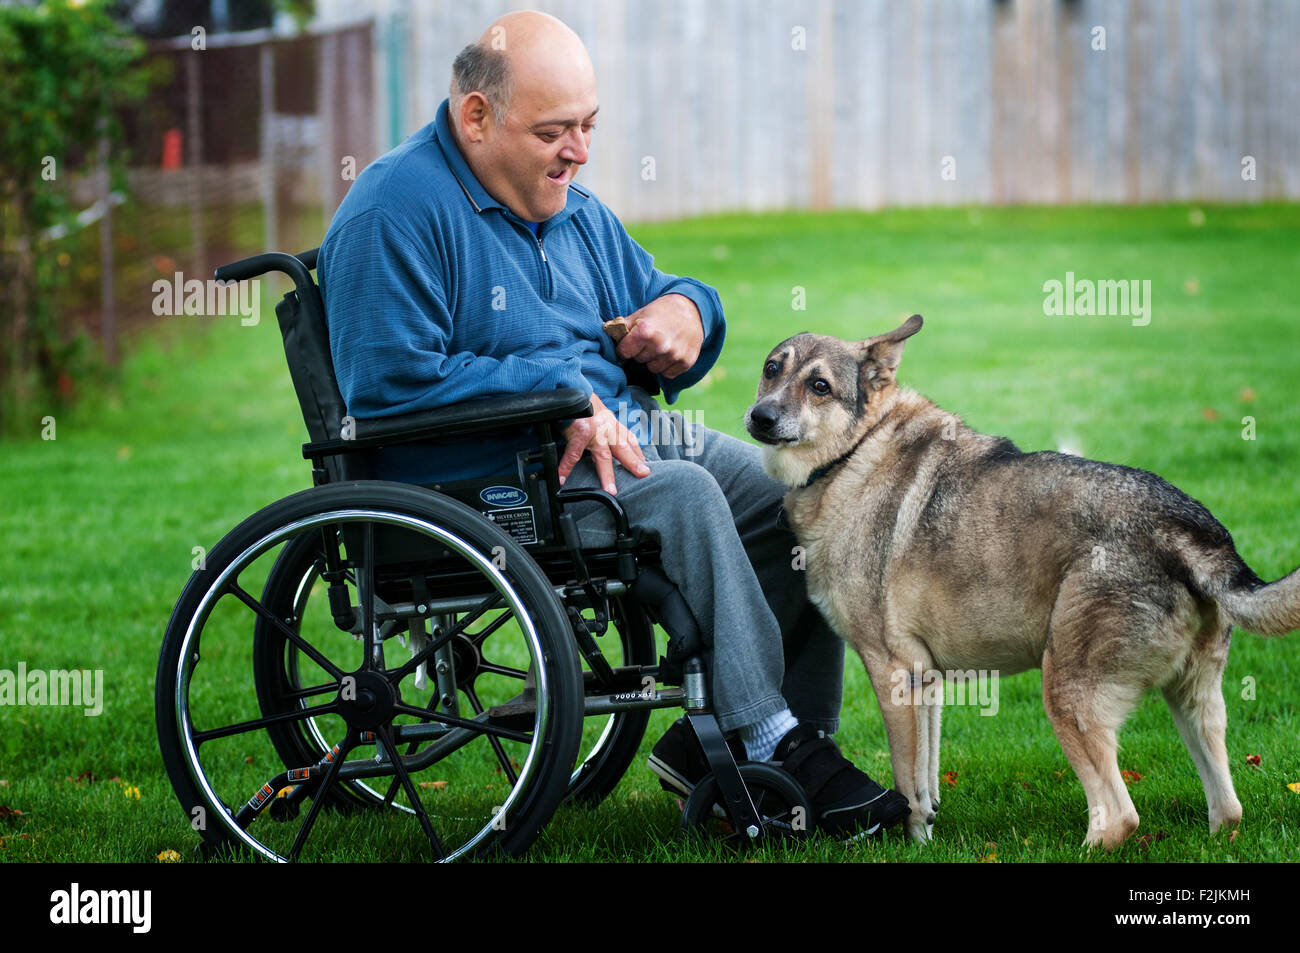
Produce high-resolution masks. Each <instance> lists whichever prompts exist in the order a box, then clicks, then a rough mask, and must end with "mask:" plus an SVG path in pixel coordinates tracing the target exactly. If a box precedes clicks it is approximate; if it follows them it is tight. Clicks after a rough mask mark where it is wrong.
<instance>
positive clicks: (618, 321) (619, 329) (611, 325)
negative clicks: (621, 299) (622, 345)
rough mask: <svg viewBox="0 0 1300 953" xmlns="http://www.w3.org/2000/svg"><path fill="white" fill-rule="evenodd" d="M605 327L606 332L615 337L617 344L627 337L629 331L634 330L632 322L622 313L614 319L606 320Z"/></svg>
mask: <svg viewBox="0 0 1300 953" xmlns="http://www.w3.org/2000/svg"><path fill="white" fill-rule="evenodd" d="M633 323H635V322H633ZM604 328H605V333H606V334H608V335H609V336H610V337H611V338H612V339H613V341H614V343H615V344H618V343H619V342H620V341H622V340H623V338H625V337H627V335H628V332H629V331H631V330H632V324H629V323H628V320H627V318H625V317H623V316H622V315H621V314H620V315H619V316H618V317H617V318H615V319H614V320H612V321H606V322H605V324H604Z"/></svg>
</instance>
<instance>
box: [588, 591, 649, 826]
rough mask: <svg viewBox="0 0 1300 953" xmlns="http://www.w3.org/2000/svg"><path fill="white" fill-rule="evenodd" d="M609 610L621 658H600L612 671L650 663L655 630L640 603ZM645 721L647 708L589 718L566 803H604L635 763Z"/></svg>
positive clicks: (628, 601) (618, 603) (629, 601)
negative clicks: (611, 667) (570, 801)
mask: <svg viewBox="0 0 1300 953" xmlns="http://www.w3.org/2000/svg"><path fill="white" fill-rule="evenodd" d="M612 609H613V615H614V618H613V619H612V620H611V621H612V623H613V626H614V628H615V630H616V631H617V633H618V640H619V653H620V654H619V657H617V658H609V654H610V653H609V652H608V651H607V650H606V651H605V652H604V654H605V656H606V658H608V659H609V662H610V664H611V665H612V666H614V667H618V666H621V665H653V664H654V663H655V660H656V658H657V654H656V649H655V634H654V626H653V625H652V624H651V622H650V619H649V617H648V616H647V615H646V613H645V610H644V609H643V608H642V607H641V605H640V603H639V602H637V601H636V599H634V598H633V597H632V596H625V597H623V598H622V599H618V600H615V601H614V602H613V605H612ZM604 638H605V639H608V638H610V636H609V635H608V634H607V635H606V636H605V637H604ZM603 648H604V647H603V646H602V649H603ZM649 723H650V711H649V710H648V709H640V710H634V711H623V712H619V713H618V714H615V715H608V716H605V717H603V718H602V717H595V716H593V717H591V718H588V719H587V722H586V724H585V726H584V736H583V742H582V749H581V751H580V752H579V761H578V765H577V767H576V768H575V769H574V771H573V776H572V777H571V778H570V779H569V799H570V800H572V801H574V802H576V803H579V804H584V805H586V806H588V807H595V806H596V805H597V804H599V803H600V802H601V801H602V800H604V799H605V798H606V797H607V796H608V795H609V794H610V792H612V791H613V790H614V788H615V787H617V786H618V782H619V781H620V780H621V779H622V777H623V775H624V774H626V773H627V769H628V768H629V767H630V766H631V764H632V762H633V761H634V760H635V759H636V753H637V751H638V750H639V749H640V747H641V739H642V738H643V737H645V730H646V726H647V725H648V724H649Z"/></svg>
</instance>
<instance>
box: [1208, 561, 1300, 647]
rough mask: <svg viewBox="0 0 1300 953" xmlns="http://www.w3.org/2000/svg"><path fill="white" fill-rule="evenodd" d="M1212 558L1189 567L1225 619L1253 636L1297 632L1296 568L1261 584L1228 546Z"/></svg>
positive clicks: (1299, 595) (1299, 581) (1299, 590)
mask: <svg viewBox="0 0 1300 953" xmlns="http://www.w3.org/2000/svg"><path fill="white" fill-rule="evenodd" d="M1215 556H1216V557H1218V558H1211V559H1209V560H1206V561H1205V562H1202V563H1200V565H1199V566H1193V567H1191V568H1192V576H1193V578H1195V579H1196V582H1197V583H1198V586H1199V587H1200V588H1201V590H1202V591H1203V593H1204V594H1205V595H1208V596H1210V597H1211V598H1213V599H1214V600H1215V601H1216V602H1218V604H1219V608H1220V609H1222V610H1223V612H1224V614H1225V615H1227V616H1228V618H1229V619H1231V620H1232V621H1233V622H1234V623H1236V624H1237V625H1238V626H1240V627H1241V628H1243V629H1246V630H1247V631H1249V632H1254V633H1256V634H1257V635H1285V634H1286V633H1288V632H1293V631H1295V630H1296V629H1300V569H1296V570H1295V571H1293V572H1292V573H1290V575H1287V576H1283V577H1282V578H1281V579H1279V580H1278V581H1277V582H1271V583H1265V582H1264V580H1262V579H1260V578H1259V576H1257V575H1255V573H1254V572H1253V571H1252V570H1251V568H1250V567H1249V566H1247V565H1246V563H1245V562H1244V561H1243V560H1242V558H1241V557H1240V556H1239V555H1237V551H1236V550H1235V549H1234V548H1233V547H1232V546H1231V545H1229V546H1228V547H1227V548H1226V552H1225V551H1223V550H1220V551H1219V552H1218V553H1216V554H1215ZM1207 563H1208V565H1207ZM1198 569H1199V571H1198ZM1216 570H1217V571H1216Z"/></svg>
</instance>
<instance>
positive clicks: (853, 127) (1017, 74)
mask: <svg viewBox="0 0 1300 953" xmlns="http://www.w3.org/2000/svg"><path fill="white" fill-rule="evenodd" d="M505 6H507V5H505V4H502V3H501V2H500V0H373V2H372V3H370V4H369V5H368V4H367V3H366V2H363V0H348V2H347V3H346V4H342V0H321V2H320V3H319V4H318V9H322V10H324V11H326V13H327V14H328V10H329V9H331V7H338V8H340V9H343V8H346V10H347V12H348V13H349V15H351V16H356V15H357V14H358V13H361V12H364V11H365V10H366V9H367V8H368V9H370V10H372V11H374V12H375V13H376V14H377V15H378V16H379V17H380V19H381V21H386V22H383V23H381V24H380V26H381V30H380V31H379V33H380V34H383V35H388V36H393V37H397V38H399V40H400V50H399V51H398V52H400V55H387V54H386V51H385V49H384V48H383V46H382V45H380V46H377V48H376V49H377V62H376V72H377V74H378V75H377V77H376V83H375V84H374V85H375V88H376V89H377V90H378V91H379V95H380V96H381V97H383V96H387V97H390V98H391V97H393V96H396V97H397V98H398V100H400V101H399V102H397V103H396V104H395V103H393V102H391V101H390V102H384V103H382V104H381V103H376V108H375V110H374V114H375V116H376V119H377V122H379V123H381V129H380V132H381V136H382V138H381V139H380V141H381V142H383V141H384V140H385V139H388V140H392V138H393V133H394V132H395V131H400V132H404V133H410V132H412V131H414V130H415V129H418V128H419V127H420V126H422V125H424V123H426V122H428V121H429V120H430V119H432V117H433V114H434V111H435V110H436V108H437V105H438V103H439V102H441V101H442V99H443V97H444V96H445V95H446V91H447V85H448V79H449V74H450V65H451V61H452V59H453V58H454V56H455V54H456V52H457V51H458V50H459V49H460V47H462V46H463V45H464V44H465V43H468V42H471V41H472V40H474V39H476V38H477V37H478V36H479V34H480V33H481V32H482V31H483V30H484V29H485V28H486V27H487V25H488V24H489V23H490V22H491V21H492V20H493V19H494V17H496V16H497V15H498V14H499V13H500V12H501V11H502V9H503V7H505ZM536 6H537V7H538V8H539V9H542V10H545V11H547V12H550V13H554V14H555V15H557V16H559V17H560V18H561V19H563V20H564V21H565V22H567V23H569V24H570V25H571V26H572V27H573V28H574V29H575V30H577V31H578V33H579V34H580V35H581V36H582V37H583V39H584V40H585V41H586V43H587V46H588V48H589V49H590V51H591V53H592V57H593V60H594V61H595V64H596V72H597V80H598V83H599V95H600V102H601V116H600V120H599V124H598V128H597V131H596V135H595V139H594V142H593V150H592V159H591V162H590V163H589V165H588V167H587V168H586V169H585V170H584V171H583V173H582V180H583V181H585V182H586V183H588V184H589V185H591V187H592V188H593V189H595V190H596V192H597V193H598V194H599V195H600V196H601V197H602V198H603V199H604V200H605V201H606V202H607V203H609V204H610V205H611V206H612V207H613V208H614V209H615V210H616V211H617V212H618V213H619V214H621V215H623V216H624V217H627V218H630V219H648V218H666V217H675V216H680V215H689V214H698V213H701V212H707V211H713V210H722V209H771V208H831V207H862V208H874V207H879V206H883V205H933V204H950V203H994V204H1001V203H1022V202H1033V203H1071V202H1161V201H1176V200H1186V199H1197V200H1210V201H1230V202H1235V201H1247V202H1249V201H1259V200H1264V199H1296V198H1300V64H1297V62H1296V61H1297V58H1298V55H1300V50H1298V49H1297V47H1298V46H1300V2H1296V0H1236V2H1233V0H1134V2H1126V0H915V2H900V0H653V2H650V0H552V2H542V3H538V4H536ZM384 28H388V32H387V33H385V32H384ZM1102 31H1104V33H1103V32H1102ZM393 70H398V71H399V73H398V75H389V76H388V81H387V82H385V81H384V74H385V71H389V73H390V74H391V73H392V71H393ZM393 116H397V117H399V118H398V120H397V121H396V122H394V121H393V120H392V117H393ZM403 126H404V129H403V128H402V127H403ZM388 144H389V145H391V144H394V143H393V142H392V141H389V143H388Z"/></svg>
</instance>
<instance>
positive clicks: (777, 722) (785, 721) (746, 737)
mask: <svg viewBox="0 0 1300 953" xmlns="http://www.w3.org/2000/svg"><path fill="white" fill-rule="evenodd" d="M797 727H799V722H798V720H797V719H796V718H795V717H794V715H792V714H791V713H790V709H788V708H784V709H782V710H781V711H779V712H777V713H776V714H775V715H768V716H767V717H766V718H764V719H763V720H762V721H760V722H759V723H758V724H755V725H745V726H744V727H743V728H741V729H740V740H741V741H743V742H745V754H747V755H748V756H749V760H750V761H771V760H772V755H774V754H776V746H777V743H778V742H779V741H780V740H781V739H782V738H784V737H785V736H786V735H787V734H789V733H790V732H791V731H793V730H794V729H795V728H797Z"/></svg>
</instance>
